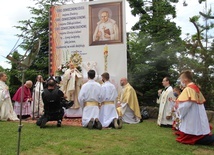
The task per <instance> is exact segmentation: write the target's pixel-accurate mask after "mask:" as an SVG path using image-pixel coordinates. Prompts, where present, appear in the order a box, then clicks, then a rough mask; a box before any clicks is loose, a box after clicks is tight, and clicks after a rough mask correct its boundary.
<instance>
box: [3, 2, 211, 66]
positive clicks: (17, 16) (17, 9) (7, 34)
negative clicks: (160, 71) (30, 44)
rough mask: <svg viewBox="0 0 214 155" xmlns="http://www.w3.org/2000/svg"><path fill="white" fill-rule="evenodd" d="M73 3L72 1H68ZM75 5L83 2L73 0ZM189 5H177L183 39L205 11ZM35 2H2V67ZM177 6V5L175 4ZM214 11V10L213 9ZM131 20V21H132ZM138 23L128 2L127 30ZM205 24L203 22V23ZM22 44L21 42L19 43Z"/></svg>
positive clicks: (197, 6) (193, 31)
mask: <svg viewBox="0 0 214 155" xmlns="http://www.w3.org/2000/svg"><path fill="white" fill-rule="evenodd" d="M66 1H71V0H66ZM73 1H74V2H75V3H78V2H80V1H81V0H73ZM211 1H213V0H207V4H208V5H207V6H208V7H212V8H214V2H211ZM186 3H187V4H188V5H187V6H186V7H184V6H183V0H180V2H179V3H178V4H176V10H177V18H176V19H175V20H174V21H175V22H176V24H177V26H180V27H181V28H182V36H181V37H182V38H184V37H185V34H186V33H190V34H194V33H195V32H196V31H195V28H194V26H193V25H192V23H190V22H189V18H190V17H192V16H194V15H198V14H199V11H203V10H204V8H205V3H202V4H199V3H198V0H186ZM34 4H35V2H34V1H33V0H4V1H1V5H0V19H1V20H2V22H1V24H0V66H2V67H3V68H10V67H11V66H10V64H8V63H7V61H8V60H7V59H6V58H5V57H6V56H7V55H8V54H9V53H10V51H11V50H12V48H13V46H14V45H15V44H16V42H17V40H18V37H17V36H15V35H16V34H21V32H20V31H19V30H18V29H16V28H15V27H14V26H18V25H20V24H19V23H18V21H20V20H28V19H30V17H31V16H32V15H31V14H30V12H29V9H28V8H27V7H28V6H32V7H34V6H35V5H34ZM174 5H175V4H174ZM213 10H214V9H213ZM130 19H131V20H130ZM137 21H138V17H134V16H132V15H131V9H130V8H129V5H128V2H126V30H127V32H129V31H131V27H132V26H133V25H134V23H136V22H137ZM202 22H203V21H202ZM19 43H21V42H19Z"/></svg>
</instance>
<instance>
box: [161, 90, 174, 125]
mask: <svg viewBox="0 0 214 155" xmlns="http://www.w3.org/2000/svg"><path fill="white" fill-rule="evenodd" d="M174 99H175V96H174V95H173V89H172V87H171V86H169V87H168V88H167V89H166V90H164V91H163V92H162V94H161V96H160V106H159V114H158V120H157V124H158V125H161V124H163V125H172V123H173V120H172V119H169V120H167V119H166V116H172V102H171V101H172V100H174Z"/></svg>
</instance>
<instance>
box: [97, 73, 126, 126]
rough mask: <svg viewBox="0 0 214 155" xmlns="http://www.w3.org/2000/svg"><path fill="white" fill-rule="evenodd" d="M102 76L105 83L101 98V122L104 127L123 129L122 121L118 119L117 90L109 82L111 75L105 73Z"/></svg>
mask: <svg viewBox="0 0 214 155" xmlns="http://www.w3.org/2000/svg"><path fill="white" fill-rule="evenodd" d="M101 76H102V80H103V82H104V83H103V84H102V89H101V96H100V99H101V108H100V117H99V118H100V122H101V124H102V126H103V127H111V126H113V127H114V128H115V129H121V128H122V119H118V114H117V110H116V99H117V96H118V94H117V90H116V88H115V86H114V85H113V84H112V83H111V82H110V81H109V73H103V74H102V75H101Z"/></svg>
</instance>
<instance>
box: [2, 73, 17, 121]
mask: <svg viewBox="0 0 214 155" xmlns="http://www.w3.org/2000/svg"><path fill="white" fill-rule="evenodd" d="M6 81H7V75H6V74H5V73H2V72H1V73H0V120H8V121H18V120H19V119H18V117H17V115H16V113H15V111H14V110H13V105H12V102H11V98H10V93H9V90H8V89H9V88H8V86H7V85H6V84H5V82H6Z"/></svg>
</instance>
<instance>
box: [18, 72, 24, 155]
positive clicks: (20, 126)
mask: <svg viewBox="0 0 214 155" xmlns="http://www.w3.org/2000/svg"><path fill="white" fill-rule="evenodd" d="M24 75H25V73H24V70H23V71H22V89H21V104H20V113H19V128H18V133H19V134H18V143H17V155H19V152H20V142H21V131H22V126H23V125H22V106H23V99H24Z"/></svg>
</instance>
